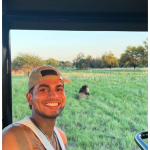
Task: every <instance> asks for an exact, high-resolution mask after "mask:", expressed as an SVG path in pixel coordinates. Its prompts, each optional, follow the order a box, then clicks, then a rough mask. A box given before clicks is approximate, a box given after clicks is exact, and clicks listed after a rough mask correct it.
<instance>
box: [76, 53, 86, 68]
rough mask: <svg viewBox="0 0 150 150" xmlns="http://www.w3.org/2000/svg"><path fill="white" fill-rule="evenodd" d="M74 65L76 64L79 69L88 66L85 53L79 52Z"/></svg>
mask: <svg viewBox="0 0 150 150" xmlns="http://www.w3.org/2000/svg"><path fill="white" fill-rule="evenodd" d="M73 65H74V66H76V68H77V69H85V68H86V67H87V66H86V61H85V57H84V53H79V54H78V55H77V57H76V58H75V59H74V60H73Z"/></svg>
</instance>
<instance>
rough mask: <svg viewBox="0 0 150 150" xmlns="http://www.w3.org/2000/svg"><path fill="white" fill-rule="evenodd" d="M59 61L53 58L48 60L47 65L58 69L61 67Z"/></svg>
mask: <svg viewBox="0 0 150 150" xmlns="http://www.w3.org/2000/svg"><path fill="white" fill-rule="evenodd" d="M59 63H60V62H59V61H57V60H55V59H53V58H49V59H48V60H46V65H51V66H53V67H58V66H59Z"/></svg>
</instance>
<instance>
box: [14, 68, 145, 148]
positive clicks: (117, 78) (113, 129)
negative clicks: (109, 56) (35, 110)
mask: <svg viewBox="0 0 150 150" xmlns="http://www.w3.org/2000/svg"><path fill="white" fill-rule="evenodd" d="M62 72H63V75H64V76H65V77H67V78H69V79H70V80H71V81H72V83H71V84H69V83H66V84H65V91H66V97H67V101H66V106H65V109H64V110H63V112H62V114H61V115H60V116H59V117H58V118H57V122H56V126H57V127H59V128H61V129H62V130H64V131H65V133H66V135H67V139H68V150H137V149H139V148H138V146H137V145H136V143H135V141H134V136H135V135H136V133H138V132H141V131H147V130H148V71H147V70H145V71H144V70H84V71H77V70H64V71H63V70H62ZM27 82H28V78H27V77H24V76H12V99H13V122H15V121H18V120H20V119H22V118H24V117H26V116H30V115H31V111H30V110H29V107H28V104H27V101H26V98H25V94H26V92H27ZM85 84H86V85H88V86H89V89H90V97H89V98H88V99H81V100H77V99H76V96H77V94H78V91H79V89H80V87H81V86H82V85H85ZM146 142H147V141H146Z"/></svg>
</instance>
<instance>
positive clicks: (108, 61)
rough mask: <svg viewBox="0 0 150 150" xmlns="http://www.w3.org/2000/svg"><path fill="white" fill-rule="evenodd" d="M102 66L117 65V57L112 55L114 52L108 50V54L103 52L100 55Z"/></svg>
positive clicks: (110, 66)
mask: <svg viewBox="0 0 150 150" xmlns="http://www.w3.org/2000/svg"><path fill="white" fill-rule="evenodd" d="M102 66H106V67H108V68H110V69H111V68H112V67H118V66H119V62H118V58H117V57H114V54H113V53H112V52H109V54H107V53H105V54H104V55H103V56H102Z"/></svg>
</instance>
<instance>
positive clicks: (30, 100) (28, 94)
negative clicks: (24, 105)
mask: <svg viewBox="0 0 150 150" xmlns="http://www.w3.org/2000/svg"><path fill="white" fill-rule="evenodd" d="M26 99H27V101H28V103H29V104H30V105H32V104H33V103H32V94H31V93H27V94H26Z"/></svg>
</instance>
